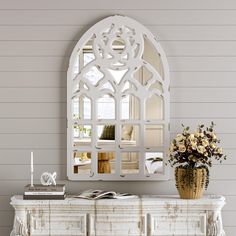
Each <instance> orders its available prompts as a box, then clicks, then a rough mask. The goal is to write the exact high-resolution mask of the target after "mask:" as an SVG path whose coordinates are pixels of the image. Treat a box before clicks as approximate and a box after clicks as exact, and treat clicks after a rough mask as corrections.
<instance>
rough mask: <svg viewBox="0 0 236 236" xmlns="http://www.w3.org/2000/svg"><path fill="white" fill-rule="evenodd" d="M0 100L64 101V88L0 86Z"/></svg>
mask: <svg viewBox="0 0 236 236" xmlns="http://www.w3.org/2000/svg"><path fill="white" fill-rule="evenodd" d="M0 102H22V103H24V102H32V103H34V102H66V88H63V89H61V88H33V89H32V88H8V89H5V88H0Z"/></svg>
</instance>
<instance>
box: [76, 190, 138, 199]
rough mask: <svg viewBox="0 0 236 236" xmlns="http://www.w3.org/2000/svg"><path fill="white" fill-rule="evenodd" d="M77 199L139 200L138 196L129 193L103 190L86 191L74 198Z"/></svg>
mask: <svg viewBox="0 0 236 236" xmlns="http://www.w3.org/2000/svg"><path fill="white" fill-rule="evenodd" d="M74 197H75V198H83V199H95V200H97V199H104V198H109V199H127V198H137V196H136V195H132V194H129V193H117V192H114V191H103V190H92V189H90V190H86V191H84V192H82V193H80V194H79V195H76V196H74Z"/></svg>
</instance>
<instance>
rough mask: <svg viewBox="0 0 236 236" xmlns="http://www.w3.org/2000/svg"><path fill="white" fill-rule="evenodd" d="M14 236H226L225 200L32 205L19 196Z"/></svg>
mask: <svg viewBox="0 0 236 236" xmlns="http://www.w3.org/2000/svg"><path fill="white" fill-rule="evenodd" d="M11 204H12V206H13V207H14V208H15V220H14V228H13V230H12V233H11V236H34V235H42V236H44V235H45V236H46V235H47V236H48V235H61V236H62V235H64V236H67V235H68V236H69V235H77V236H152V235H155V236H163V235H165V236H168V235H169V236H175V235H176V236H185V235H188V236H225V233H224V230H223V225H222V217H221V209H222V207H223V206H224V204H225V199H224V198H223V197H220V196H214V197H210V196H208V197H204V198H203V199H200V200H183V199H178V198H177V197H176V196H142V197H140V198H136V199H126V200H114V199H109V200H108V199H107V200H97V201H94V200H91V201H89V200H82V199H75V198H67V199H65V200H60V201H58V200H46V201H42V200H40V201H38V200H34V201H30V200H23V199H22V196H14V197H12V199H11Z"/></svg>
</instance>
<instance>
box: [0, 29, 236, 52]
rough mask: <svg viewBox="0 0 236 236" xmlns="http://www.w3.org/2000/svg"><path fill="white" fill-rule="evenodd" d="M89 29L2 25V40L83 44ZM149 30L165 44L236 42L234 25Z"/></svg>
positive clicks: (0, 33)
mask: <svg viewBox="0 0 236 236" xmlns="http://www.w3.org/2000/svg"><path fill="white" fill-rule="evenodd" d="M89 26H90V25H86V26H79V25H78V26H70V25H67V26H61V25H60V26H58V25H53V26H52V25H37V27H35V26H29V25H18V24H17V25H8V26H4V25H0V40H11V41H21V40H26V41H31V40H36V41H38V40H42V41H45V40H66V41H70V40H79V38H80V37H81V35H82V34H83V33H84V32H85V31H86V30H87V29H88V28H89ZM147 27H148V28H149V29H150V30H151V32H152V33H153V34H154V35H155V36H157V38H158V39H159V40H161V41H163V40H166V41H172V40H183V41H186V40H193V41H198V42H201V41H202V40H207V41H208V40H211V41H220V40H221V41H222V40H224V41H225V40H226V41H232V40H235V39H236V30H235V29H236V26H234V25H230V26H228V25H223V26H220V25H207V26H204V25H202V26H197V25H191V26H188V25H165V26H157V25H148V26H147ZM9 50H11V49H9ZM18 50H20V49H18ZM168 50H170V49H168Z"/></svg>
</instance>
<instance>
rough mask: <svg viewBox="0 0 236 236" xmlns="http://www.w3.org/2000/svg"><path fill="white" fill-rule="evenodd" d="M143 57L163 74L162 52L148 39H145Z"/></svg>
mask: <svg viewBox="0 0 236 236" xmlns="http://www.w3.org/2000/svg"><path fill="white" fill-rule="evenodd" d="M143 59H144V60H145V61H146V62H147V63H149V64H150V65H151V66H152V67H153V68H154V69H155V70H157V71H158V73H159V74H160V75H161V76H163V65H162V59H161V57H160V54H159V53H158V51H157V50H156V48H155V47H154V45H153V44H152V43H151V41H149V40H148V39H145V40H144V53H143Z"/></svg>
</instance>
